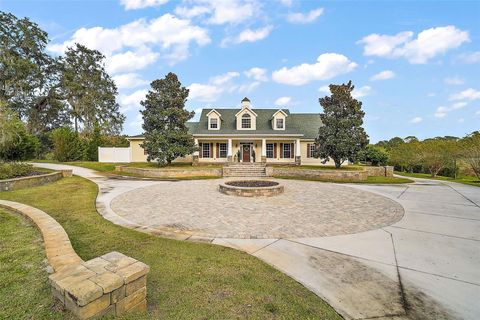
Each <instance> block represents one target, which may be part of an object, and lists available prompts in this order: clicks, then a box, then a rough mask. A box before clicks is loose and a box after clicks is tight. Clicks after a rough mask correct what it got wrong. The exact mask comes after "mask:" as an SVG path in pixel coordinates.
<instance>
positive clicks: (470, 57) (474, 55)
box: [459, 51, 480, 63]
mask: <svg viewBox="0 0 480 320" xmlns="http://www.w3.org/2000/svg"><path fill="white" fill-rule="evenodd" d="M459 58H460V60H462V61H463V62H465V63H479V62H480V51H475V52H470V53H463V54H461V55H460V56H459Z"/></svg>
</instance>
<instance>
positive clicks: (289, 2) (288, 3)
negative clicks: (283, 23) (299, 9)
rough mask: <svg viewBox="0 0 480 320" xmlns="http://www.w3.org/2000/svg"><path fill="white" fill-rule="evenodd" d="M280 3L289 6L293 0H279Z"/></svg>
mask: <svg viewBox="0 0 480 320" xmlns="http://www.w3.org/2000/svg"><path fill="white" fill-rule="evenodd" d="M280 3H281V4H283V5H284V6H287V7H291V6H292V4H293V0H280Z"/></svg>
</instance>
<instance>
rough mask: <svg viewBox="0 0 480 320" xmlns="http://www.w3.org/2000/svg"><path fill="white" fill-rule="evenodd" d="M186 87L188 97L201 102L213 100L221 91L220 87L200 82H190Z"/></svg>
mask: <svg viewBox="0 0 480 320" xmlns="http://www.w3.org/2000/svg"><path fill="white" fill-rule="evenodd" d="M188 89H189V90H190V93H189V95H188V97H189V98H190V99H192V100H197V101H202V102H214V101H216V100H217V99H218V96H219V95H220V94H221V93H222V92H223V89H222V88H221V87H217V86H215V85H210V84H201V83H192V84H191V85H189V86H188Z"/></svg>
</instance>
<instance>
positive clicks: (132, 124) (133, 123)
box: [128, 112, 143, 132]
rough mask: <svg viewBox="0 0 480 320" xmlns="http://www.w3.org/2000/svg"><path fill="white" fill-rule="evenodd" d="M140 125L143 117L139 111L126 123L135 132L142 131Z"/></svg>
mask: <svg viewBox="0 0 480 320" xmlns="http://www.w3.org/2000/svg"><path fill="white" fill-rule="evenodd" d="M142 125H143V117H142V114H141V113H140V112H139V113H138V114H137V115H136V116H135V119H134V120H133V121H131V122H130V123H129V124H128V126H129V127H131V128H133V130H135V131H137V132H141V131H143V128H142Z"/></svg>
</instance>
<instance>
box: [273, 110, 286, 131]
mask: <svg viewBox="0 0 480 320" xmlns="http://www.w3.org/2000/svg"><path fill="white" fill-rule="evenodd" d="M287 117H288V115H287V113H286V112H285V111H283V110H282V109H279V110H277V111H276V112H275V113H274V114H273V115H272V119H271V122H272V129H273V130H285V128H286V126H287Z"/></svg>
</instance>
